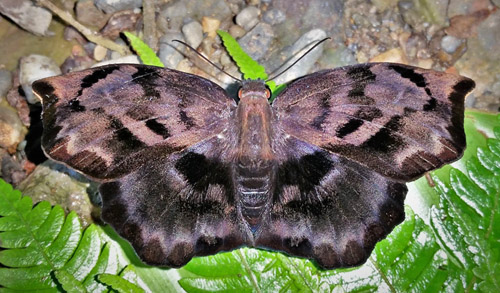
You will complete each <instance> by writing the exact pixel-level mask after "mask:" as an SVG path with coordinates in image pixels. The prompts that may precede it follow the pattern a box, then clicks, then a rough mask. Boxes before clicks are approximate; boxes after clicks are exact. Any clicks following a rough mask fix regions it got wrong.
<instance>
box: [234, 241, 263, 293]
mask: <svg viewBox="0 0 500 293" xmlns="http://www.w3.org/2000/svg"><path fill="white" fill-rule="evenodd" d="M238 254H239V255H240V258H241V262H242V263H243V266H244V267H245V271H247V274H248V276H249V277H250V281H251V282H252V285H253V286H254V287H255V290H256V291H257V292H259V293H262V291H261V290H260V287H259V284H258V283H257V280H256V279H255V275H254V274H253V272H252V270H251V269H250V266H249V265H248V263H247V261H246V258H245V256H244V255H243V253H242V252H241V249H238Z"/></svg>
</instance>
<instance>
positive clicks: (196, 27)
mask: <svg viewBox="0 0 500 293" xmlns="http://www.w3.org/2000/svg"><path fill="white" fill-rule="evenodd" d="M182 33H183V34H184V38H185V39H186V42H187V43H188V44H189V45H190V46H191V47H193V48H195V49H196V48H198V46H199V45H200V44H201V41H202V40H203V31H202V27H201V24H200V23H199V22H197V21H191V22H190V23H187V24H185V25H184V26H183V27H182Z"/></svg>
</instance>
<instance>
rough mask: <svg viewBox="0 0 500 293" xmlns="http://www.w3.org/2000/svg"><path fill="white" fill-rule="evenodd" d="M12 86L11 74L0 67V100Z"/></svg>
mask: <svg viewBox="0 0 500 293" xmlns="http://www.w3.org/2000/svg"><path fill="white" fill-rule="evenodd" d="M11 87H12V74H11V73H10V71H8V70H6V69H0V101H1V100H2V99H3V98H4V97H5V96H6V95H7V92H8V91H9V90H10V88H11Z"/></svg>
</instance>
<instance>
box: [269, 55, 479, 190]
mask: <svg viewBox="0 0 500 293" xmlns="http://www.w3.org/2000/svg"><path fill="white" fill-rule="evenodd" d="M473 88H474V82H473V81H472V80H470V79H468V78H465V77H461V76H457V75H452V74H446V73H442V72H436V71H433V70H425V69H421V68H416V67H411V66H407V65H402V64H391V63H373V64H361V65H354V66H348V67H344V68H337V69H333V70H326V71H321V72H317V73H313V74H311V75H307V76H305V77H303V78H300V79H298V80H297V81H295V82H293V83H292V84H290V85H289V86H288V87H287V88H286V89H285V90H284V91H283V92H282V93H281V95H279V96H278V97H277V98H276V100H275V102H274V103H273V108H274V109H275V111H276V112H277V115H278V116H279V117H280V126H281V127H282V128H283V130H284V131H285V132H286V133H287V134H289V135H293V136H295V137H297V138H299V139H301V140H304V141H307V142H309V143H311V144H313V145H316V146H319V147H321V148H323V149H325V150H328V151H331V152H333V153H336V154H338V155H340V156H343V157H347V158H349V159H351V160H354V161H356V162H358V163H360V164H361V165H364V166H367V167H369V168H370V169H372V170H374V171H376V172H378V173H380V174H382V175H384V176H388V177H391V178H394V179H397V180H403V181H409V180H412V179H415V178H417V177H419V176H421V175H422V174H423V173H424V172H426V171H429V170H433V169H435V168H438V167H440V166H442V165H444V164H446V163H450V162H452V161H454V160H456V159H458V158H459V157H460V156H461V155H462V152H463V150H464V148H465V133H464V129H463V113H464V98H465V96H466V95H467V93H469V92H470V91H471V90H472V89H473Z"/></svg>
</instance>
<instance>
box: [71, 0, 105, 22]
mask: <svg viewBox="0 0 500 293" xmlns="http://www.w3.org/2000/svg"><path fill="white" fill-rule="evenodd" d="M75 11H76V19H77V20H78V21H79V22H81V23H82V24H85V25H87V26H92V27H95V28H97V29H100V28H102V27H103V26H104V25H105V24H106V21H107V20H108V18H109V15H106V14H105V13H103V12H101V11H100V10H99V9H97V7H96V6H95V5H94V1H93V0H80V1H78V2H77V3H76V7H75Z"/></svg>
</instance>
